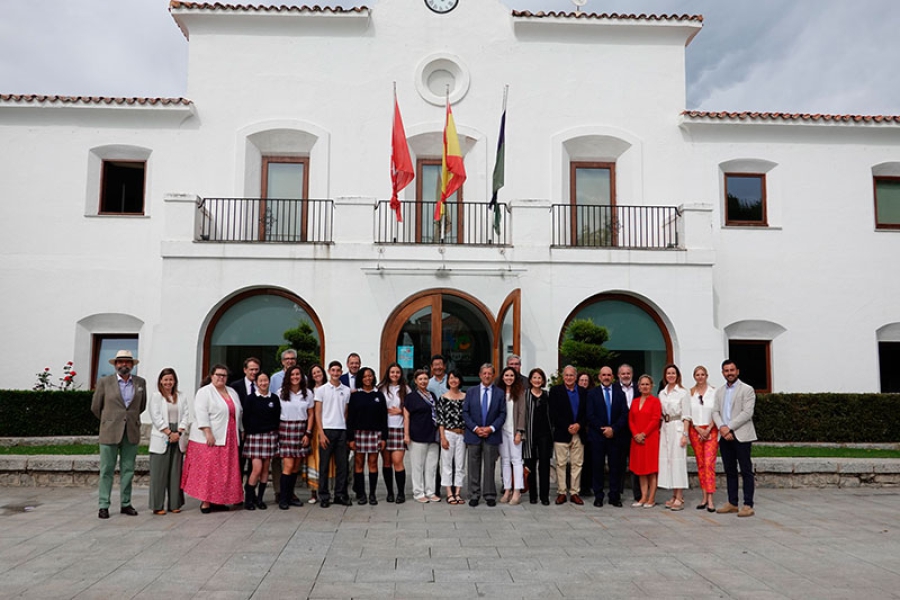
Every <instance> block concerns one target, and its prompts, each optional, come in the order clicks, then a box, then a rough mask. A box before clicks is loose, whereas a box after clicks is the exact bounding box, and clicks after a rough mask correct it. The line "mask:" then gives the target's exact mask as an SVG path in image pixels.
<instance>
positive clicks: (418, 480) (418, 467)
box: [409, 440, 438, 499]
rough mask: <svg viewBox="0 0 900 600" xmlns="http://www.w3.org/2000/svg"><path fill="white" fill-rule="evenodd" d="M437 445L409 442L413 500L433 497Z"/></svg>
mask: <svg viewBox="0 0 900 600" xmlns="http://www.w3.org/2000/svg"><path fill="white" fill-rule="evenodd" d="M437 464H438V445H437V444H422V443H420V442H413V441H412V440H410V442H409V475H410V478H411V479H412V491H413V498H417V499H418V498H421V497H423V496H433V495H434V481H435V479H436V478H437V477H436V476H437Z"/></svg>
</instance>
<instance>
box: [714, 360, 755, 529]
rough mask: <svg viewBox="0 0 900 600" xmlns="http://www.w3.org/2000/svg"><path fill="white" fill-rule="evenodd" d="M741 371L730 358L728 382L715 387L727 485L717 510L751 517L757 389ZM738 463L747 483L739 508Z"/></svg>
mask: <svg viewBox="0 0 900 600" xmlns="http://www.w3.org/2000/svg"><path fill="white" fill-rule="evenodd" d="M740 373H741V372H740V371H739V370H738V368H737V365H736V364H735V363H734V361H733V360H730V359H727V360H725V362H723V363H722V376H723V377H725V385H724V386H722V387H720V388H719V389H717V390H716V399H715V404H714V405H713V413H712V419H713V421H714V422H715V424H716V426H717V427H718V428H719V450H720V451H721V452H722V464H723V466H724V467H725V479H726V481H727V484H728V502H726V503H725V506H723V507H721V508H719V510H717V511H716V512H718V513H723V514H725V513H737V516H739V517H752V516H753V515H754V511H753V491H754V488H755V484H754V480H753V463H752V462H751V461H750V451H751V449H752V446H753V442H754V441H755V440H756V429H755V428H754V427H753V409H754V407H755V406H756V392H754V391H753V388H752V387H750V386H749V385H747V384H746V383H744V382H743V381H741V380H740V379H738V376H739V375H740ZM738 466H740V469H741V479H742V480H743V483H744V506H743V507H742V508H741V509H740V510H738V507H737V504H738Z"/></svg>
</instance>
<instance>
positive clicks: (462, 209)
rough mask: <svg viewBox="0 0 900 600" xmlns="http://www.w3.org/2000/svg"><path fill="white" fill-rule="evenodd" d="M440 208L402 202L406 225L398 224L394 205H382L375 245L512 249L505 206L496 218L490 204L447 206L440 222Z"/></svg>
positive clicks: (386, 202) (378, 206)
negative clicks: (451, 245)
mask: <svg viewBox="0 0 900 600" xmlns="http://www.w3.org/2000/svg"><path fill="white" fill-rule="evenodd" d="M436 204H437V203H436V202H434V201H433V200H431V201H419V200H402V201H400V216H401V218H402V221H400V222H398V221H397V216H396V212H395V211H394V209H392V208H391V203H390V201H389V200H381V201H379V202H378V203H377V204H376V205H375V243H376V244H464V245H470V246H471V245H475V246H478V245H481V246H508V245H509V243H510V240H509V223H510V215H509V212H508V209H507V205H506V204H505V203H502V202H500V203H498V209H499V210H498V213H496V214H495V212H494V209H493V207H492V206H491V205H490V204H489V203H487V202H465V201H464V202H447V203H445V205H444V216H443V217H442V218H441V219H440V220H439V221H435V220H434V209H435V205H436ZM497 214H498V215H499V216H496V215H497ZM495 219H496V226H497V227H496V229H495Z"/></svg>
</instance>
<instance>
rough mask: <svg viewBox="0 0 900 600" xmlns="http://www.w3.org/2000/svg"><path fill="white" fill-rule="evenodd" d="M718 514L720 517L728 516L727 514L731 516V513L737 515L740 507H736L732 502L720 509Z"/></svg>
mask: <svg viewBox="0 0 900 600" xmlns="http://www.w3.org/2000/svg"><path fill="white" fill-rule="evenodd" d="M716 512H717V513H719V514H720V515H727V514H729V513H736V512H738V507H737V506H735V505H734V504H732V503H731V502H726V503H725V506H723V507H722V508H720V509H718V510H717V511H716Z"/></svg>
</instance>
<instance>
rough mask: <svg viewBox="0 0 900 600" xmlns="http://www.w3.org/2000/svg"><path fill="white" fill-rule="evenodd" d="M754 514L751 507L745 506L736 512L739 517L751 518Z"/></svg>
mask: <svg viewBox="0 0 900 600" xmlns="http://www.w3.org/2000/svg"><path fill="white" fill-rule="evenodd" d="M755 514H756V512H755V511H754V510H753V507H752V506H747V505H746V504H745V505H744V506H743V507H742V508H741V510H739V511H738V516H739V517H752V516H753V515H755Z"/></svg>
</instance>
